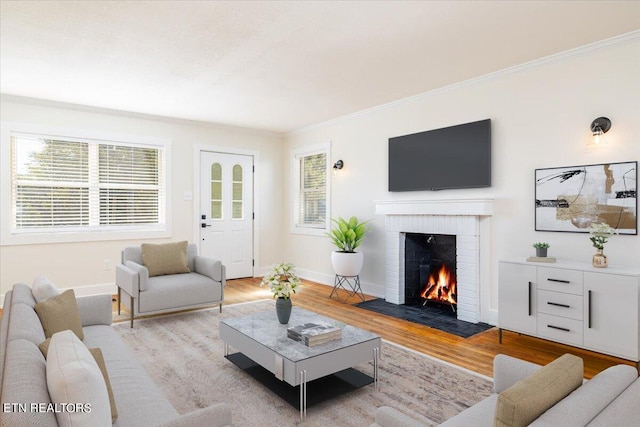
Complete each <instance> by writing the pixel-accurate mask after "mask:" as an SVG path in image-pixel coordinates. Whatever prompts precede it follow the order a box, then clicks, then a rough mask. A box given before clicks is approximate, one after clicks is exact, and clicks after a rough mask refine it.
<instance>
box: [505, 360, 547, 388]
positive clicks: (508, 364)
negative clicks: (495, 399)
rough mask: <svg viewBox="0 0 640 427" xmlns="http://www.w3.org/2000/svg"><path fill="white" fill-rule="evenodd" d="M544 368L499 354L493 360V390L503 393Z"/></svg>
mask: <svg viewBox="0 0 640 427" xmlns="http://www.w3.org/2000/svg"><path fill="white" fill-rule="evenodd" d="M540 368H542V366H540V365H536V364H535V363H531V362H527V361H524V360H521V359H516V358H515V357H511V356H507V355H506V354H498V355H497V356H496V357H495V358H494V359H493V389H494V391H495V392H496V393H501V392H503V391H504V390H506V389H508V388H509V387H511V386H512V385H514V384H515V383H517V382H518V381H520V380H523V379H525V378H527V377H529V376H530V375H532V374H533V373H534V372H536V371H537V370H539V369H540Z"/></svg>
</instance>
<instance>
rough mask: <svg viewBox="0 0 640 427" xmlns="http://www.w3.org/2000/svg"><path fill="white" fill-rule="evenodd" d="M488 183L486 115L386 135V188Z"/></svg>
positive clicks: (488, 120) (487, 127) (412, 188)
mask: <svg viewBox="0 0 640 427" xmlns="http://www.w3.org/2000/svg"><path fill="white" fill-rule="evenodd" d="M490 186H491V120H490V119H486V120H480V121H478V122H472V123H465V124H462V125H456V126H451V127H447V128H442V129H435V130H430V131H426V132H420V133H414V134H411V135H404V136H397V137H394V138H389V191H418V190H446V189H454V188H479V187H490Z"/></svg>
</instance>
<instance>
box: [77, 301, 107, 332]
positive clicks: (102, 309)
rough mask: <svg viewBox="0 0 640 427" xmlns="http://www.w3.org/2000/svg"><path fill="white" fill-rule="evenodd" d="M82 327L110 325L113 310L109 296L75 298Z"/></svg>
mask: <svg viewBox="0 0 640 427" xmlns="http://www.w3.org/2000/svg"><path fill="white" fill-rule="evenodd" d="M76 303H77V304H78V311H79V312H80V320H81V321H82V326H83V327H84V326H91V325H107V326H109V325H111V321H112V320H113V318H112V316H113V310H112V305H111V295H107V294H103V295H91V296H86V297H76Z"/></svg>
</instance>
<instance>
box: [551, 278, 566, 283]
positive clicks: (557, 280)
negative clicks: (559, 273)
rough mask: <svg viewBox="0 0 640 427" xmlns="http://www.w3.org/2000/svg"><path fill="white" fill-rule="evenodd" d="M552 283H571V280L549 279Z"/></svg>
mask: <svg viewBox="0 0 640 427" xmlns="http://www.w3.org/2000/svg"><path fill="white" fill-rule="evenodd" d="M547 280H548V281H550V282H556V283H571V282H570V281H569V280H560V279H547Z"/></svg>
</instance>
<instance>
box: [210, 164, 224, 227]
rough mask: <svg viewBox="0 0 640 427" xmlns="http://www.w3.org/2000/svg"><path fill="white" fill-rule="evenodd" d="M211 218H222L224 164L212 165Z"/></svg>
mask: <svg viewBox="0 0 640 427" xmlns="http://www.w3.org/2000/svg"><path fill="white" fill-rule="evenodd" d="M211 219H222V165H221V164H220V163H214V164H212V165H211Z"/></svg>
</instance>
